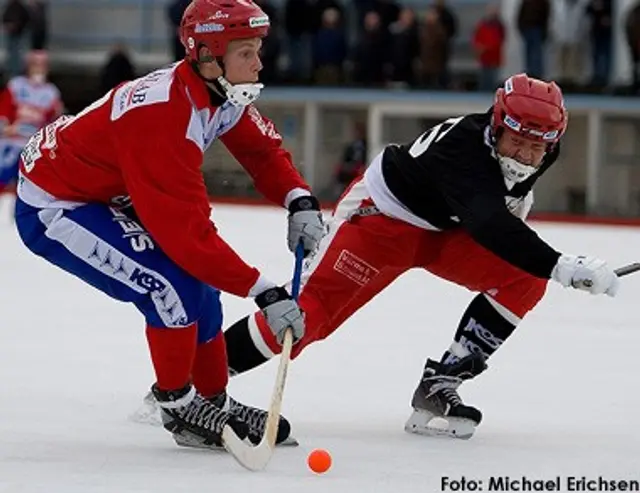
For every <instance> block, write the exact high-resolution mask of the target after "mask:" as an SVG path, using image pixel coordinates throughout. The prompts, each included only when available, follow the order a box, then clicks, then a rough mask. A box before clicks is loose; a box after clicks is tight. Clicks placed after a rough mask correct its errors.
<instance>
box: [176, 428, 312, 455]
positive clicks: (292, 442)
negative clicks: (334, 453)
mask: <svg viewBox="0 0 640 493" xmlns="http://www.w3.org/2000/svg"><path fill="white" fill-rule="evenodd" d="M173 439H174V441H175V442H176V444H177V445H179V446H180V447H187V448H196V449H203V450H219V451H221V452H224V451H225V448H224V447H223V446H221V445H216V444H211V445H207V444H204V443H202V439H201V438H199V437H197V436H196V435H192V434H190V433H188V432H182V433H180V434H174V435H173ZM244 441H245V442H247V444H248V445H250V446H252V447H253V446H255V444H254V443H252V442H251V441H250V440H249V439H245V440H244ZM298 445H300V444H299V443H298V440H296V439H295V438H293V437H287V438H286V440H284V441H282V442H280V443H278V444H276V447H278V448H279V447H297V446H298Z"/></svg>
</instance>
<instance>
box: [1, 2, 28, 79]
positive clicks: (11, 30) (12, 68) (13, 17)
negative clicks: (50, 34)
mask: <svg viewBox="0 0 640 493" xmlns="http://www.w3.org/2000/svg"><path fill="white" fill-rule="evenodd" d="M28 26H29V10H28V9H27V6H26V5H25V3H24V2H23V1H22V0H9V1H8V2H7V4H6V6H5V8H4V11H3V12H2V28H3V30H4V32H5V35H6V40H7V43H6V46H7V59H6V63H5V71H4V72H5V73H4V75H5V78H6V80H9V79H11V78H12V77H15V76H17V75H20V74H21V73H22V71H23V65H22V49H23V46H22V45H23V41H24V34H25V32H26V30H27V27H28Z"/></svg>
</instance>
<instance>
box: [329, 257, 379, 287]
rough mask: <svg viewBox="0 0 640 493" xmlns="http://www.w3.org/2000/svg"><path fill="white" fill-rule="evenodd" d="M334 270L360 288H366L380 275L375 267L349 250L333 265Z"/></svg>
mask: <svg viewBox="0 0 640 493" xmlns="http://www.w3.org/2000/svg"><path fill="white" fill-rule="evenodd" d="M333 270H335V271H336V272H339V273H340V274H342V275H344V276H345V277H348V278H349V279H351V280H352V281H353V282H355V283H356V284H359V285H360V286H364V285H365V284H367V283H368V282H369V281H371V279H373V278H374V277H376V276H377V275H378V274H379V273H380V271H379V270H378V269H376V268H375V267H374V266H372V265H371V264H369V263H367V262H365V261H364V260H362V259H361V258H359V257H357V256H356V255H354V254H353V253H351V252H350V251H349V250H342V251H341V252H340V255H339V256H338V259H337V260H336V262H335V264H333Z"/></svg>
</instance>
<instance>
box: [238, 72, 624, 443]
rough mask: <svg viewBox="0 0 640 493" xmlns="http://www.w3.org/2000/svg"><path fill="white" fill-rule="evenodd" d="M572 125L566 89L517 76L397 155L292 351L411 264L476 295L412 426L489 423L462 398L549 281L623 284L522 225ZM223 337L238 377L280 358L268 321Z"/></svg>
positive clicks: (347, 228)
mask: <svg viewBox="0 0 640 493" xmlns="http://www.w3.org/2000/svg"><path fill="white" fill-rule="evenodd" d="M566 126H567V110H566V109H565V106H564V103H563V97H562V93H561V91H560V89H559V87H558V86H557V85H556V84H555V83H553V82H551V83H548V82H543V81H540V80H536V79H532V78H530V77H527V76H526V75H525V74H519V75H515V76H513V77H511V78H509V79H508V80H507V81H506V82H505V84H504V87H503V88H500V89H498V91H497V93H496V96H495V102H494V104H493V106H492V107H491V108H490V110H489V111H488V112H486V113H482V114H471V115H467V116H464V117H459V118H450V119H448V120H446V121H443V122H442V123H440V124H439V125H437V126H435V127H434V128H432V129H430V130H428V131H427V132H425V133H424V134H422V135H420V136H419V137H418V138H417V139H416V140H414V141H413V142H411V143H409V144H406V145H389V146H387V147H386V148H385V149H384V151H383V152H382V153H380V154H379V155H378V156H377V157H375V158H374V159H373V161H372V162H371V163H370V166H369V167H368V169H367V170H366V172H365V174H364V177H362V178H360V179H357V180H355V181H354V182H353V183H352V185H351V186H350V188H349V189H348V190H347V191H346V192H345V194H344V195H343V196H342V198H341V199H340V201H339V202H338V204H337V206H336V208H335V210H334V212H333V217H332V219H331V221H330V222H329V224H328V230H329V232H328V235H327V236H326V237H325V238H324V239H323V240H322V241H321V243H320V247H319V250H318V252H317V253H316V254H315V256H313V257H312V258H311V259H310V260H309V261H308V263H307V265H306V267H305V272H304V276H303V290H302V292H301V295H300V299H299V302H300V306H301V308H302V309H303V310H304V312H305V314H306V318H305V322H306V333H305V336H304V337H303V339H302V341H301V342H300V343H299V344H298V345H297V347H296V348H294V351H293V355H294V356H297V355H298V354H300V351H302V349H303V348H304V347H305V346H307V345H308V344H310V343H312V342H314V341H318V340H321V339H324V338H326V337H327V336H329V335H330V334H331V333H332V332H333V331H334V330H336V329H337V328H338V327H339V326H340V325H341V324H342V323H343V322H344V321H345V320H347V319H348V318H349V317H350V316H351V315H353V314H354V313H355V312H356V311H357V310H359V309H360V307H362V306H363V305H364V304H365V303H367V302H368V301H369V300H370V299H371V298H372V297H374V296H375V295H376V294H377V293H379V292H380V291H382V290H383V289H385V287H386V286H388V285H389V284H390V283H391V282H392V281H393V280H394V279H396V278H397V277H398V276H399V275H400V274H402V273H403V272H405V271H407V270H408V269H411V268H422V269H426V270H427V271H429V272H431V273H433V274H435V275H437V276H439V277H441V278H442V279H446V280H448V281H451V282H454V283H456V284H459V285H461V286H464V287H466V288H468V289H470V290H472V291H476V292H478V295H477V296H476V297H475V298H474V299H473V301H472V302H471V304H470V305H469V307H468V308H467V310H466V311H465V312H464V314H463V315H462V319H461V320H460V323H459V325H458V328H457V331H456V333H455V336H454V340H453V342H452V343H451V345H450V347H449V348H448V349H447V350H446V351H445V352H444V354H443V355H442V357H441V358H439V360H432V359H428V360H427V362H426V365H425V368H424V373H423V375H422V378H421V380H420V383H419V385H418V387H417V389H416V391H415V393H414V395H413V400H412V403H411V404H412V406H413V409H414V412H413V414H412V415H411V417H410V418H409V421H408V422H407V424H406V426H405V429H407V431H411V432H416V433H424V434H430V433H435V432H438V433H444V434H448V435H450V436H457V437H465V438H468V437H470V436H471V435H472V434H473V432H474V429H475V426H476V425H477V424H479V423H480V420H481V418H482V414H481V412H480V411H479V410H478V409H476V408H474V407H471V406H467V405H465V404H463V402H462V401H461V399H460V396H459V395H458V392H457V389H458V387H459V385H460V384H461V382H462V381H463V380H467V379H471V378H473V377H475V376H477V375H478V374H479V373H480V372H482V371H483V370H484V369H485V368H486V364H485V359H486V358H488V357H489V356H491V354H493V353H494V352H495V351H496V350H497V349H498V348H500V346H501V345H502V344H503V343H504V341H505V340H506V339H507V338H508V337H509V336H510V335H511V334H512V333H513V332H514V330H515V329H516V327H517V326H518V323H519V322H520V321H521V320H522V318H523V317H524V316H525V314H526V313H527V312H529V311H530V310H531V309H532V308H533V307H535V306H536V304H537V303H538V302H539V301H540V299H541V298H542V296H543V295H544V292H545V289H546V286H547V282H548V280H549V279H553V280H554V281H557V282H559V283H560V284H562V285H563V286H565V287H571V286H573V287H578V288H580V289H584V290H586V291H589V292H591V293H592V294H602V293H606V294H608V295H611V296H613V295H615V294H616V290H617V289H618V277H617V276H616V274H615V273H614V272H613V270H612V269H611V268H610V267H609V265H608V264H607V263H606V262H604V261H602V260H599V259H597V258H593V257H585V256H576V255H568V254H563V253H560V252H558V251H556V250H555V249H554V248H552V247H551V246H550V245H548V244H547V243H545V242H544V241H543V240H542V239H540V238H539V237H538V235H537V234H536V233H535V232H534V231H533V230H532V229H531V228H530V227H529V226H528V225H527V224H526V223H525V222H524V219H525V218H526V216H527V214H528V212H529V210H530V208H531V204H532V202H533V194H532V188H533V186H534V184H535V183H536V181H537V180H538V178H540V176H541V175H542V174H543V173H545V172H546V171H547V170H548V169H549V167H550V166H552V165H553V163H554V162H555V161H556V159H557V158H558V154H559V152H560V138H561V136H562V134H563V133H564V131H565V129H566ZM583 281H589V282H587V283H584V282H583ZM225 337H226V339H227V351H228V356H229V367H230V369H231V371H233V372H237V373H242V372H245V371H247V370H250V369H251V368H254V367H256V366H258V365H260V364H262V363H264V362H265V361H267V360H268V359H269V358H271V357H272V356H273V355H274V354H276V353H278V352H279V346H278V344H277V343H276V341H275V339H274V337H273V334H272V332H271V331H270V330H269V329H268V326H267V324H266V323H265V319H264V316H263V315H262V314H261V313H260V312H258V313H256V314H254V315H252V316H250V317H247V318H244V319H242V320H240V321H238V322H237V323H236V324H234V325H233V326H232V327H230V328H229V329H228V330H227V331H226V333H225ZM434 417H444V418H445V419H446V421H447V422H448V427H447V428H446V430H444V431H443V430H435V429H434V427H433V426H430V422H431V421H432V419H433V418H434Z"/></svg>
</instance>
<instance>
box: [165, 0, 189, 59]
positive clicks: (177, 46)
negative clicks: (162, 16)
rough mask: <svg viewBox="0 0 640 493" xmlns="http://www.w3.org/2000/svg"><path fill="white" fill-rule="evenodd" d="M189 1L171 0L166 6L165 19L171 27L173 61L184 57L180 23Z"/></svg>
mask: <svg viewBox="0 0 640 493" xmlns="http://www.w3.org/2000/svg"><path fill="white" fill-rule="evenodd" d="M190 3H191V0H172V1H171V2H170V3H169V5H168V6H167V18H168V21H169V25H170V26H171V54H172V55H173V60H174V61H178V60H182V59H183V58H184V55H185V51H184V46H182V43H181V42H180V34H179V28H180V21H181V20H182V14H184V11H185V10H187V7H188V6H189V4H190Z"/></svg>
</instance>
